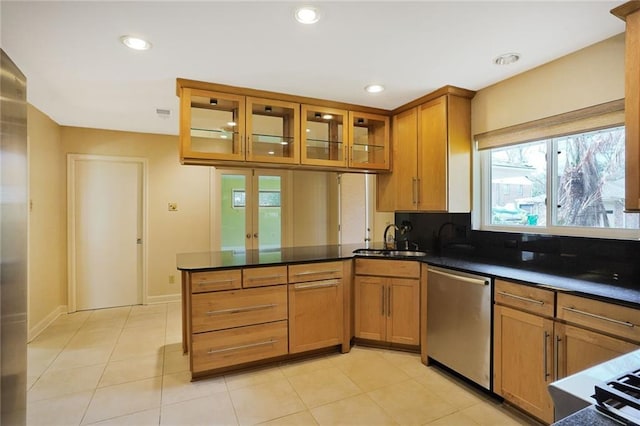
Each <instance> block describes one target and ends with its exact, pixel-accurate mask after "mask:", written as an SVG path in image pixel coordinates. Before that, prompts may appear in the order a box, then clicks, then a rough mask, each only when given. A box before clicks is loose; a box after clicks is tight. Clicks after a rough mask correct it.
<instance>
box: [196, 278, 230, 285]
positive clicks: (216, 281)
mask: <svg viewBox="0 0 640 426" xmlns="http://www.w3.org/2000/svg"><path fill="white" fill-rule="evenodd" d="M234 281H235V279H233V278H231V279H228V280H209V281H198V282H197V283H196V284H198V285H209V284H227V283H232V282H234Z"/></svg>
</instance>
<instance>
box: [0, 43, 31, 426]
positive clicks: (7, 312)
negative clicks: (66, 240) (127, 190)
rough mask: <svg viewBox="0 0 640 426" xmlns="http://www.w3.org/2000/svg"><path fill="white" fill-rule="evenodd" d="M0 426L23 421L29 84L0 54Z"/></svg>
mask: <svg viewBox="0 0 640 426" xmlns="http://www.w3.org/2000/svg"><path fill="white" fill-rule="evenodd" d="M0 54H1V56H2V59H1V61H2V69H1V71H2V74H1V79H0V92H1V97H0V99H1V103H0V116H1V123H2V131H1V134H0V259H1V262H0V345H1V346H0V377H1V383H0V404H1V405H0V413H1V414H0V424H2V425H24V424H25V423H26V412H27V409H26V387H27V220H28V217H27V214H28V212H27V194H28V186H27V182H28V180H27V179H28V171H27V164H28V163H27V98H26V91H27V81H26V78H25V76H24V75H23V74H22V73H21V72H20V70H19V69H18V68H17V67H16V65H15V64H14V63H13V61H11V59H10V58H9V57H8V56H7V55H6V53H5V52H4V51H3V50H0Z"/></svg>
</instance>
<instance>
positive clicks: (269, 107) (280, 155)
mask: <svg viewBox="0 0 640 426" xmlns="http://www.w3.org/2000/svg"><path fill="white" fill-rule="evenodd" d="M246 123H247V124H246V133H247V137H246V138H247V143H246V151H247V153H246V159H247V161H259V162H265V163H284V164H299V163H300V104H297V103H294V102H285V101H278V100H274V99H258V98H251V97H249V98H247V106H246Z"/></svg>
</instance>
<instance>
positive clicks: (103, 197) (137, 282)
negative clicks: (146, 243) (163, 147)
mask: <svg viewBox="0 0 640 426" xmlns="http://www.w3.org/2000/svg"><path fill="white" fill-rule="evenodd" d="M143 166H144V163H143V162H141V161H139V160H138V161H136V160H130V159H119V158H114V157H97V156H70V158H69V171H70V179H69V192H70V194H69V200H70V204H71V205H70V209H69V213H70V215H71V217H70V220H69V225H70V227H69V228H70V229H69V231H70V238H69V243H70V249H71V250H70V252H71V253H70V254H71V255H70V278H71V279H70V283H71V284H70V292H69V295H70V301H69V302H70V303H69V308H70V311H74V310H85V309H99V308H107V307H114V306H124V305H135V304H139V303H141V302H142V250H143V246H142V242H143V239H142V238H143V235H142V230H143V227H142V221H143V211H142V210H143V209H142V207H143V181H142V179H143ZM74 299H75V300H74Z"/></svg>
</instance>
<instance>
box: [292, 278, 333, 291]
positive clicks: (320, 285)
mask: <svg viewBox="0 0 640 426" xmlns="http://www.w3.org/2000/svg"><path fill="white" fill-rule="evenodd" d="M338 284H339V281H338V280H324V281H313V282H310V283H300V284H295V285H294V286H293V288H294V289H295V290H309V289H312V288H326V287H337V286H338Z"/></svg>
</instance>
